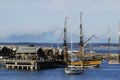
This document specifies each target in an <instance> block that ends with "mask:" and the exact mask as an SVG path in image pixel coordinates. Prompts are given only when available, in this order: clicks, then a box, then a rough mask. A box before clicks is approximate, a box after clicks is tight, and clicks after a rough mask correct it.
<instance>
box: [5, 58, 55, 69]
mask: <svg viewBox="0 0 120 80" xmlns="http://www.w3.org/2000/svg"><path fill="white" fill-rule="evenodd" d="M4 62H5V66H6V68H7V69H17V70H31V71H33V70H40V69H49V68H55V67H56V64H54V62H53V61H39V60H6V61H4Z"/></svg>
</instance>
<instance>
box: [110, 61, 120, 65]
mask: <svg viewBox="0 0 120 80" xmlns="http://www.w3.org/2000/svg"><path fill="white" fill-rule="evenodd" d="M108 64H120V62H119V60H109V61H108Z"/></svg>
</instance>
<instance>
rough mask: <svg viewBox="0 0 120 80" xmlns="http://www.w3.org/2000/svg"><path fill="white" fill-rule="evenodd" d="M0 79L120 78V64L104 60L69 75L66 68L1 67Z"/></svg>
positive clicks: (116, 79)
mask: <svg viewBox="0 0 120 80" xmlns="http://www.w3.org/2000/svg"><path fill="white" fill-rule="evenodd" d="M0 80H120V65H119V64H118V65H109V64H107V63H106V61H103V62H102V64H101V65H100V68H96V69H85V70H84V72H83V74H77V75H67V74H65V72H64V68H56V69H46V70H39V71H19V70H5V69H0Z"/></svg>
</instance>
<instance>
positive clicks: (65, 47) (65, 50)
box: [63, 17, 68, 62]
mask: <svg viewBox="0 0 120 80" xmlns="http://www.w3.org/2000/svg"><path fill="white" fill-rule="evenodd" d="M67 19H68V17H65V23H64V44H63V45H64V61H65V62H66V61H67V60H68V53H67V37H66V22H67Z"/></svg>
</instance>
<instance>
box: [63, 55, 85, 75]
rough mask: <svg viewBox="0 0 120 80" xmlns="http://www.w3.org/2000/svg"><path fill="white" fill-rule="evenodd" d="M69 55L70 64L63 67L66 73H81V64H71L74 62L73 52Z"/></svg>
mask: <svg viewBox="0 0 120 80" xmlns="http://www.w3.org/2000/svg"><path fill="white" fill-rule="evenodd" d="M70 55H71V64H70V65H67V67H65V73H66V74H80V73H83V70H84V69H83V68H82V66H76V65H74V64H73V62H74V57H73V56H74V55H73V53H71V54H70Z"/></svg>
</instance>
